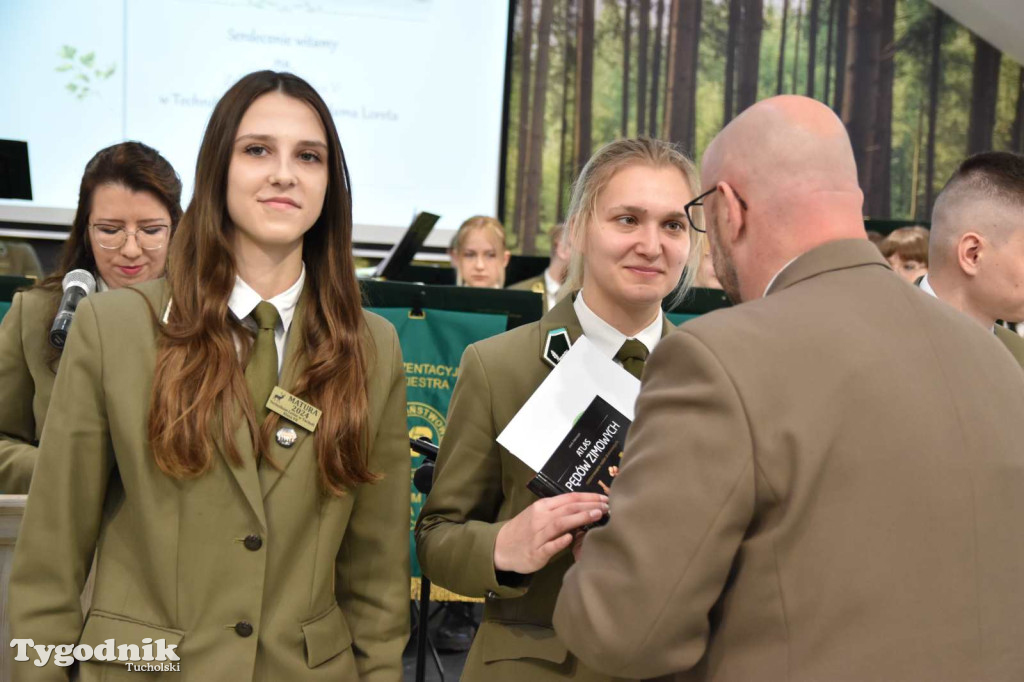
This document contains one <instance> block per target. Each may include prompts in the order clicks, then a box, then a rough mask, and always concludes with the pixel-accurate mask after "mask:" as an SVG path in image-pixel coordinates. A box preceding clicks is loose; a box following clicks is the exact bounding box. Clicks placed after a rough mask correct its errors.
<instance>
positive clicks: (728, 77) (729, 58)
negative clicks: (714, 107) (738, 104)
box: [722, 0, 743, 126]
mask: <svg viewBox="0 0 1024 682" xmlns="http://www.w3.org/2000/svg"><path fill="white" fill-rule="evenodd" d="M742 19H743V0H729V28H728V31H727V33H726V36H725V102H724V104H725V111H724V112H723V116H722V125H723V126H724V125H725V124H726V123H728V122H729V121H731V120H732V117H733V112H734V111H735V101H736V78H735V76H736V50H737V45H738V44H739V34H740V25H741V23H742Z"/></svg>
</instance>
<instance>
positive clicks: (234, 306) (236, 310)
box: [228, 263, 306, 332]
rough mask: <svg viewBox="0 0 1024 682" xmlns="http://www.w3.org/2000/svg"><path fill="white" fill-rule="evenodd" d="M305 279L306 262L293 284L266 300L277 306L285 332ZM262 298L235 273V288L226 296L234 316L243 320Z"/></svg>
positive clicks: (293, 313) (289, 324)
mask: <svg viewBox="0 0 1024 682" xmlns="http://www.w3.org/2000/svg"><path fill="white" fill-rule="evenodd" d="M305 281H306V264H305V263H303V264H302V272H300V273H299V278H298V279H297V280H295V284H293V285H291V286H290V287H288V288H287V289H285V290H284V291H282V292H281V293H280V294H278V295H277V296H274V297H273V298H271V299H270V300H269V301H268V303H272V304H273V305H274V307H275V308H277V312H278V314H280V315H281V324H282V325H283V327H284V331H286V332H287V331H288V328H289V327H290V326H291V323H292V317H294V315H295V306H296V305H298V303H299V294H301V293H302V285H303V284H304V283H305ZM262 300H263V298H262V297H261V296H260V295H259V294H258V293H256V291H255V290H254V289H253V288H252V287H251V286H249V285H248V284H246V282H245V280H243V279H242V278H241V277H239V276H238V275H235V288H234V289H232V290H231V296H230V297H229V298H228V308H230V309H231V312H232V313H233V314H234V316H235V317H236V318H238V319H239V320H244V319H245V318H247V317H249V315H250V314H252V311H253V310H255V309H256V306H257V305H258V304H259V302H260V301H262Z"/></svg>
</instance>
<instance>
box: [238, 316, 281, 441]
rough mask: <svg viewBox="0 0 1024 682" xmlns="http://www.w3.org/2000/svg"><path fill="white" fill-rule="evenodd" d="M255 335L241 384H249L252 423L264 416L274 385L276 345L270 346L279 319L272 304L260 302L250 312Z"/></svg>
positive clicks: (260, 420)
mask: <svg viewBox="0 0 1024 682" xmlns="http://www.w3.org/2000/svg"><path fill="white" fill-rule="evenodd" d="M252 318H253V319H254V320H256V324H257V326H258V327H259V331H257V332H256V343H254V344H253V346H252V354H251V355H250V356H249V364H248V365H246V366H245V381H246V382H247V383H248V384H249V393H250V394H251V395H252V405H253V408H255V410H256V421H258V422H261V423H262V422H263V418H264V417H266V416H267V408H266V404H267V400H268V399H269V398H270V392H271V391H273V390H274V386H276V385H277V343H275V342H274V328H275V327H277V321H278V320H280V319H281V316H280V315H279V314H278V312H277V308H275V307H274V304H273V303H268V302H266V301H260V302H259V303H258V304H257V305H256V309H255V310H253V311H252Z"/></svg>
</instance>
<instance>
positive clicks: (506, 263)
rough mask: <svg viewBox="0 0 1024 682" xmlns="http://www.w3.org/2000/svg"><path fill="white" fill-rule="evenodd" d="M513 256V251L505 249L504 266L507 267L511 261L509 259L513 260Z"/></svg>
mask: <svg viewBox="0 0 1024 682" xmlns="http://www.w3.org/2000/svg"><path fill="white" fill-rule="evenodd" d="M511 258H512V252H511V251H509V250H508V249H505V262H504V263H502V267H507V266H508V262H509V260H511Z"/></svg>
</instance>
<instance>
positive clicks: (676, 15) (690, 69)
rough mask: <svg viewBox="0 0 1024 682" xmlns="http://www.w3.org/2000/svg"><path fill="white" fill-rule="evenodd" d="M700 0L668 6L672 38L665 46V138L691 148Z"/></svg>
mask: <svg viewBox="0 0 1024 682" xmlns="http://www.w3.org/2000/svg"><path fill="white" fill-rule="evenodd" d="M700 21H701V1H700V0H676V2H674V3H673V6H672V40H671V42H670V46H669V63H668V78H669V83H670V85H669V93H670V94H669V97H668V98H667V99H666V100H665V130H666V135H667V138H668V139H669V140H670V141H672V142H676V143H678V144H680V145H681V146H682V147H683V149H684V150H685V151H686V152H687V153H692V152H693V146H694V144H693V143H694V139H693V138H694V131H695V130H696V111H697V109H696V100H697V50H696V49H695V48H696V47H697V46H698V42H697V41H698V40H699V36H700Z"/></svg>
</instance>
